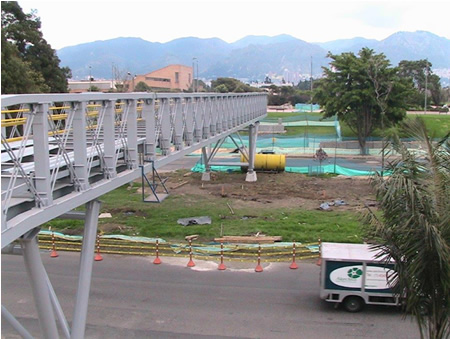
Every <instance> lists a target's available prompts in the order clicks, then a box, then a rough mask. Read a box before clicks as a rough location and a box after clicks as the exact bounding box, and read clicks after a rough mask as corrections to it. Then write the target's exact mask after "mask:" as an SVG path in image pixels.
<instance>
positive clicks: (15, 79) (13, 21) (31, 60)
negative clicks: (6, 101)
mask: <svg viewBox="0 0 450 339" xmlns="http://www.w3.org/2000/svg"><path fill="white" fill-rule="evenodd" d="M1 8H2V93H31V92H54V93H55V92H56V93H58V92H67V91H68V87H67V79H68V78H69V77H70V76H71V72H70V69H69V68H67V67H63V68H61V67H59V63H60V60H59V58H58V57H57V55H56V52H55V50H53V49H52V48H51V46H50V45H49V44H48V43H47V41H46V40H45V39H44V38H43V35H42V32H41V31H40V29H41V21H40V19H39V18H38V17H36V16H35V14H34V13H31V14H25V13H23V11H22V8H21V7H20V6H19V4H18V3H17V2H16V1H2V3H1ZM19 60H20V61H19ZM16 66H18V67H19V68H20V69H21V70H22V71H23V70H25V72H22V71H21V72H18V71H17V69H14V67H16ZM4 70H5V72H3V71H4ZM16 73H18V74H20V76H18V75H17V74H16ZM3 74H5V75H6V76H7V80H5V81H4V80H3ZM42 79H43V81H42ZM4 86H5V87H4Z"/></svg>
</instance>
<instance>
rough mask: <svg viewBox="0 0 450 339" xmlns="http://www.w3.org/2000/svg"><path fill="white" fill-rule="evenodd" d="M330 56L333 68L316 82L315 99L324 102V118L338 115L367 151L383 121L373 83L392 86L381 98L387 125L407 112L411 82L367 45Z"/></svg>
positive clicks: (379, 85)
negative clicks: (368, 144) (367, 144)
mask: <svg viewBox="0 0 450 339" xmlns="http://www.w3.org/2000/svg"><path fill="white" fill-rule="evenodd" d="M328 57H329V58H331V59H332V62H331V63H330V65H331V67H330V68H329V69H328V68H326V67H324V68H323V70H324V73H325V77H324V78H322V79H321V80H319V81H317V82H316V86H317V87H316V90H315V94H314V97H313V101H314V102H317V103H319V104H320V105H321V107H322V108H323V114H324V116H325V117H332V116H334V115H337V116H338V118H339V119H340V120H343V121H344V122H345V123H346V124H347V125H348V126H349V128H350V129H351V130H352V131H353V132H354V133H355V134H356V135H357V136H358V142H359V146H360V149H361V153H362V154H365V153H366V139H367V137H368V136H369V135H371V133H372V132H373V131H374V129H375V128H378V127H380V126H381V120H382V107H381V106H380V102H377V93H376V91H375V87H374V86H375V85H374V83H375V82H377V83H378V88H379V89H380V90H382V91H384V89H386V88H389V93H388V95H385V94H384V95H383V96H384V98H383V99H382V101H383V107H384V109H383V120H384V127H388V126H389V125H390V124H396V123H397V122H399V121H400V120H402V119H403V118H404V117H405V115H406V107H407V105H406V96H407V94H408V93H409V92H410V90H411V86H410V82H408V81H406V80H405V79H401V78H399V77H398V74H397V73H398V70H397V68H393V67H390V64H389V61H388V60H387V59H386V57H385V56H384V54H378V55H377V54H375V53H374V51H373V50H371V49H368V48H363V49H362V50H361V51H360V52H359V53H358V56H356V55H355V54H353V53H342V54H340V55H334V54H331V53H328ZM368 69H371V70H372V72H371V73H369V72H368ZM374 77H375V78H374Z"/></svg>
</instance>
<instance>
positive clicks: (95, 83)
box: [68, 80, 114, 93]
mask: <svg viewBox="0 0 450 339" xmlns="http://www.w3.org/2000/svg"><path fill="white" fill-rule="evenodd" d="M68 87H69V93H83V92H89V89H91V90H92V91H94V92H111V91H112V90H113V87H114V86H113V81H111V80H91V81H89V80H81V81H72V80H69V82H68Z"/></svg>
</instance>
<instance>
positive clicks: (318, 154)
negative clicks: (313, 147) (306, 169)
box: [314, 147, 328, 161]
mask: <svg viewBox="0 0 450 339" xmlns="http://www.w3.org/2000/svg"><path fill="white" fill-rule="evenodd" d="M327 158H328V154H327V152H325V151H324V150H323V149H322V147H320V148H319V149H318V150H317V151H316V154H315V155H314V159H319V160H320V161H323V160H326V159H327Z"/></svg>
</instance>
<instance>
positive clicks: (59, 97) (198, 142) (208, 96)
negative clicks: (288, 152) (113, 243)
mask: <svg viewBox="0 0 450 339" xmlns="http://www.w3.org/2000/svg"><path fill="white" fill-rule="evenodd" d="M266 101H267V99H266V95H265V94H261V93H244V94H219V93H190V94H181V93H180V94H155V93H117V94H104V93H84V94H30V95H4V96H2V118H3V117H4V116H6V115H7V116H8V121H17V123H16V124H14V126H10V127H4V126H3V124H2V248H3V247H5V246H6V245H8V244H9V243H11V242H12V241H14V240H15V239H17V238H18V237H20V236H22V235H23V234H25V233H26V232H27V231H29V230H31V229H33V228H34V227H37V226H39V225H41V224H43V223H45V222H47V221H49V220H51V219H53V218H55V217H58V216H59V215H61V214H64V213H66V212H68V211H70V210H72V209H74V208H76V207H78V206H80V205H82V204H85V203H87V202H89V201H91V200H93V199H95V198H97V197H99V196H101V195H103V194H105V193H107V192H109V191H111V190H113V189H115V188H117V187H119V186H121V185H123V184H126V183H128V182H130V181H132V180H134V179H136V178H138V177H139V176H140V175H141V170H140V169H139V165H140V164H143V165H144V166H146V167H148V169H147V168H145V170H146V172H149V171H150V170H151V164H150V163H144V162H142V160H143V159H145V160H154V166H155V168H160V167H161V166H163V165H166V164H168V163H169V162H171V161H173V160H176V159H178V158H180V157H182V156H184V155H186V154H189V153H191V152H193V151H195V150H197V149H199V148H201V147H204V146H207V145H209V144H212V143H214V142H216V141H218V140H220V139H223V138H224V137H226V136H227V135H229V134H231V133H234V132H236V131H238V130H240V129H243V128H245V127H247V126H249V125H252V124H254V123H256V122H257V121H259V120H260V119H262V118H263V117H264V116H265V115H266ZM15 111H19V112H15ZM14 119H16V120H14ZM17 119H20V120H17ZM5 120H6V119H5Z"/></svg>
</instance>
